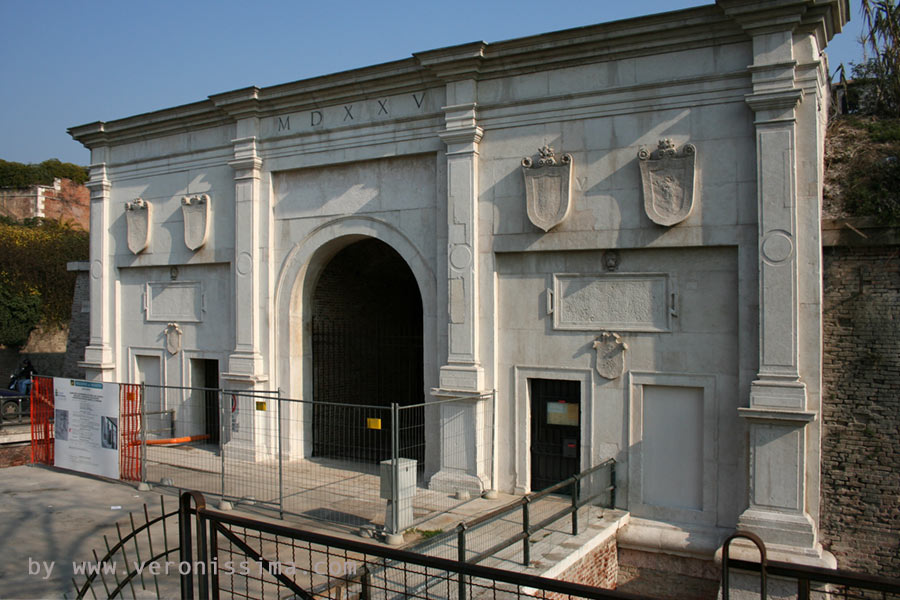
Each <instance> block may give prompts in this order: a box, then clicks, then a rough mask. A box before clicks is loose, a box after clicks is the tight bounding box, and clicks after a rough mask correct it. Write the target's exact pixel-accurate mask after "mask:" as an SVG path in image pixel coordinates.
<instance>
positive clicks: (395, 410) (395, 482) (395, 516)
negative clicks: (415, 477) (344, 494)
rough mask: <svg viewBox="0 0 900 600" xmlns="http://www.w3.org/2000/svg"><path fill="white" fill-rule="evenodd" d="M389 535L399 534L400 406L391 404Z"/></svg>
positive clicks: (394, 403)
mask: <svg viewBox="0 0 900 600" xmlns="http://www.w3.org/2000/svg"><path fill="white" fill-rule="evenodd" d="M391 502H392V503H393V506H392V508H393V510H391V533H394V534H399V533H400V405H398V404H397V403H396V402H391Z"/></svg>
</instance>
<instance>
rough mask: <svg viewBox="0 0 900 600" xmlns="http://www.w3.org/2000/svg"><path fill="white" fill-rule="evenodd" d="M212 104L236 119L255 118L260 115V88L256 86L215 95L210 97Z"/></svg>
mask: <svg viewBox="0 0 900 600" xmlns="http://www.w3.org/2000/svg"><path fill="white" fill-rule="evenodd" d="M209 99H210V100H211V101H212V103H213V104H214V105H215V106H216V108H219V109H221V110H223V111H225V112H226V113H228V115H229V116H230V117H233V118H234V119H244V118H247V117H255V116H259V114H260V111H261V109H260V104H259V88H258V87H255V86H251V87H247V88H242V89H239V90H234V91H231V92H225V93H223V94H215V95H213V96H210V97H209Z"/></svg>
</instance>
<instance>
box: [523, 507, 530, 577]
mask: <svg viewBox="0 0 900 600" xmlns="http://www.w3.org/2000/svg"><path fill="white" fill-rule="evenodd" d="M530 502H531V498H529V497H528V496H525V497H524V498H523V499H522V533H523V534H524V537H523V538H522V564H523V565H525V566H526V567H527V566H528V564H529V563H530V562H531V546H530V544H531V540H530V538H531V534H530V533H529V531H528V530H529V529H531V525H530V523H529V518H528V504H529V503H530Z"/></svg>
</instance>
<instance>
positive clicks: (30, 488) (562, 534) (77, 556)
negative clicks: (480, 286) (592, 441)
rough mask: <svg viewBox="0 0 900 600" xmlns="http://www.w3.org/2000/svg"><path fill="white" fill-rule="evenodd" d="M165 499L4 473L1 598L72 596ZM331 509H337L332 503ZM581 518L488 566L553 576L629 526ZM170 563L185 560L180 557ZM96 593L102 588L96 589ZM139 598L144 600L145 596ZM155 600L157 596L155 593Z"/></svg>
mask: <svg viewBox="0 0 900 600" xmlns="http://www.w3.org/2000/svg"><path fill="white" fill-rule="evenodd" d="M161 492H162V493H163V494H164V495H163V501H164V503H165V508H166V510H167V511H171V510H173V509H175V508H176V507H177V501H178V500H177V496H176V493H177V490H175V489H160V490H153V491H149V492H140V491H137V490H136V489H135V488H134V487H133V486H132V485H129V484H127V483H122V482H113V481H108V480H103V479H99V478H94V477H90V476H85V475H79V474H76V473H71V472H64V471H59V470H55V469H50V468H44V467H39V466H38V467H32V466H21V467H10V468H6V469H0V497H2V500H3V501H2V504H0V551H2V553H3V554H2V555H3V558H4V560H3V561H0V598H46V597H62V596H63V595H64V594H68V597H70V598H71V597H73V596H74V594H73V584H72V576H73V574H74V571H73V562H75V563H76V564H78V565H80V564H81V563H82V561H88V560H93V551H95V550H96V551H97V553H98V555H100V556H103V554H105V550H106V543H105V541H104V537H103V536H104V535H106V536H108V538H109V543H110V545H112V544H114V543H115V542H116V541H117V539H118V538H117V533H116V523H117V522H118V523H121V524H123V526H124V525H125V524H126V523H127V522H128V518H129V517H128V513H129V512H132V513H134V515H135V520H136V522H138V524H140V523H142V522H143V520H144V517H143V505H144V504H147V505H149V512H150V517H151V519H152V518H153V517H154V516H156V515H158V514H160V510H161V509H160V493H161ZM513 499H514V497H513V496H509V495H504V494H501V495H500V497H499V498H497V499H493V500H488V499H483V498H478V499H475V500H472V501H470V502H467V503H464V504H461V505H458V506H456V507H454V508H453V510H452V511H450V512H445V513H442V514H439V515H437V516H435V517H434V518H433V519H431V520H430V521H428V522H426V523H423V524H421V525H419V526H418V529H416V530H411V531H409V532H407V536H406V545H407V546H410V547H411V548H410V549H414V550H419V549H418V548H414V547H412V546H415V545H416V544H417V543H418V542H421V535H422V532H423V531H430V532H435V531H438V530H441V531H444V532H451V531H453V529H454V528H455V526H456V524H458V523H459V522H461V521H466V520H470V519H472V518H473V517H475V516H477V515H479V514H483V513H485V512H488V511H492V510H494V509H496V508H498V507H500V506H503V505H505V504H508V503H509V502H511V501H512V500H513ZM216 500H217V498H210V501H211V504H212V505H215V504H216ZM567 502H568V500H567V499H565V498H559V497H547V498H546V499H545V500H543V501H542V503H541V506H532V509H533V511H532V523H534V522H537V521H539V520H541V519H542V518H544V516H546V515H548V514H552V513H553V512H555V511H557V510H559V508H561V507H563V506H565V504H567ZM241 508H242V510H241V511H239V512H240V513H243V514H248V515H249V516H252V517H255V518H260V517H262V518H265V519H266V520H273V519H272V516H273V514H275V516H277V513H272V512H271V511H258V510H256V509H255V507H241ZM322 508H323V509H328V508H329V507H328V505H327V504H326V505H325V506H323V507H322ZM249 511H254V512H249ZM520 518H521V517H520V513H514V514H512V515H510V516H509V517H507V518H504V519H501V520H498V521H496V522H495V523H493V524H491V525H490V526H487V527H484V528H482V529H479V530H476V531H472V532H471V533H470V534H469V537H468V539H467V544H468V547H469V549H470V550H472V551H473V552H477V551H479V549H485V548H486V547H487V545H488V544H494V543H496V542H497V541H499V540H500V539H502V538H503V536H508V535H509V534H511V533H514V532H516V531H521V520H520ZM579 518H580V519H581V521H580V525H581V526H580V530H581V532H580V534H579V535H578V536H575V537H573V536H572V535H571V525H570V521H569V520H568V518H566V519H563V520H561V521H559V522H558V523H556V524H554V525H553V526H551V527H550V528H548V529H547V530H544V531H542V532H539V533H537V534H535V535H534V536H533V539H532V543H531V544H530V547H531V565H530V566H529V567H527V568H526V567H524V566H522V564H521V557H522V554H521V542H520V543H517V544H515V545H512V546H510V547H509V548H507V549H504V550H503V551H501V552H500V553H498V555H497V556H496V557H494V558H491V559H488V560H486V561H485V562H483V563H482V564H485V565H489V566H493V567H498V568H502V569H509V570H514V571H522V572H526V573H530V574H535V575H541V574H543V575H547V574H549V575H551V576H553V574H554V573H553V572H551V571H553V570H554V568H556V569H558V568H559V565H560V564H561V561H563V562H564V561H565V558H566V556H567V555H570V554H571V553H572V552H573V549H575V548H577V547H581V546H583V545H585V544H590V543H592V540H596V539H597V538H598V536H601V537H602V536H606V535H609V534H613V535H614V532H615V530H616V529H617V528H618V527H620V526H621V525H622V524H623V523H624V522H626V520H627V515H625V514H624V513H621V512H618V511H604V510H602V509H599V508H596V507H585V508H584V509H582V510H581V511H580V513H579ZM288 523H289V524H290V525H294V526H297V527H301V528H303V529H306V530H311V531H320V532H323V533H327V534H330V535H337V536H342V537H351V538H353V539H359V537H358V529H355V528H348V527H340V526H338V525H334V524H328V523H323V522H320V521H312V520H299V519H296V518H291V519H290V520H289V521H288ZM173 524H174V523H173ZM130 529H131V527H130V526H125V527H123V530H122V533H123V535H124V534H126V533H127V531H130ZM169 533H170V535H175V536H177V529H174V528H170V529H169ZM154 537H156V536H154ZM366 541H370V542H372V541H375V540H366ZM455 544H456V538H455V536H452V535H451V536H447V537H445V538H442V539H439V540H438V543H436V544H435V543H432V544H431V545H430V547H429V548H428V549H426V550H425V552H426V553H428V554H431V555H434V556H444V557H446V558H451V559H454V560H455V559H456V556H457V554H456V547H455ZM157 551H158V549H157ZM470 556H471V553H470ZM145 558H146V557H145ZM171 558H172V559H173V560H177V557H171ZM129 566H130V565H129ZM122 570H124V569H122ZM77 579H78V581H79V583H81V582H82V581H83V577H78V578H77ZM177 581H178V579H177V576H176V577H173V578H170V579H169V580H168V581H167V584H168V585H169V586H170V587H173V589H171V590H168V591H163V590H161V591H160V593H161V594H162V595H164V596H167V595H177V587H174V586H176V585H177ZM95 589H102V588H100V587H99V586H95ZM138 596H139V597H141V594H138ZM155 596H156V594H155V593H153V594H149V595H147V597H155Z"/></svg>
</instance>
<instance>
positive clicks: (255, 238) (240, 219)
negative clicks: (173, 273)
mask: <svg viewBox="0 0 900 600" xmlns="http://www.w3.org/2000/svg"><path fill="white" fill-rule="evenodd" d="M258 126H259V123H258V120H257V119H256V118H248V119H243V120H242V122H239V124H238V131H239V132H241V131H246V132H253V133H255V131H256V129H258ZM233 143H234V160H232V161H230V162H229V163H228V164H229V165H230V166H231V168H232V169H234V223H235V227H234V262H233V263H232V266H233V268H234V306H235V312H234V331H235V345H234V351H233V352H232V353H231V355H230V356H229V357H228V372H227V373H223V374H222V376H223V377H224V378H225V379H228V380H231V381H233V382H236V383H241V382H243V384H244V385H253V384H255V383H256V382H260V381H263V380H265V375H264V371H263V359H262V353H261V352H260V338H261V331H260V314H261V312H262V307H261V306H260V301H259V298H260V278H261V272H260V270H261V264H262V262H261V260H260V259H261V256H260V253H261V250H260V244H259V236H260V227H261V220H262V218H263V216H262V215H261V214H260V212H261V209H260V204H261V200H260V183H259V181H260V172H261V169H262V159H261V158H260V157H259V154H258V151H257V145H256V136H255V135H247V136H245V137H240V138H238V139H235V140H234V142H233Z"/></svg>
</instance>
